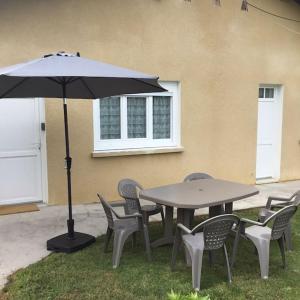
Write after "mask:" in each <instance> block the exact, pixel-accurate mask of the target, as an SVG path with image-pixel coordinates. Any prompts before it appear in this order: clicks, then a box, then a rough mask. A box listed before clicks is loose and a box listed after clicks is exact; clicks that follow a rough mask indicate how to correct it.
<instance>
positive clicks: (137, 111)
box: [93, 82, 180, 151]
mask: <svg viewBox="0 0 300 300" xmlns="http://www.w3.org/2000/svg"><path fill="white" fill-rule="evenodd" d="M160 84H161V85H162V86H163V87H164V88H165V89H167V90H168V91H167V92H163V93H152V94H138V95H121V96H114V97H107V98H102V99H97V100H94V106H93V109H94V150H95V151H111V150H112V151H113V150H125V149H144V148H162V147H176V146H179V144H180V139H179V138H180V136H179V128H180V124H179V121H180V120H179V83H178V82H160Z"/></svg>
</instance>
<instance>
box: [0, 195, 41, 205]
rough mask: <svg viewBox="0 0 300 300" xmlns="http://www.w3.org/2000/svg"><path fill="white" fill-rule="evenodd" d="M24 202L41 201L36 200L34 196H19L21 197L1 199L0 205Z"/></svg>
mask: <svg viewBox="0 0 300 300" xmlns="http://www.w3.org/2000/svg"><path fill="white" fill-rule="evenodd" d="M26 203H41V202H40V201H37V200H36V199H35V198H31V197H21V198H13V199H8V200H1V204H0V207H1V206H3V205H13V204H26Z"/></svg>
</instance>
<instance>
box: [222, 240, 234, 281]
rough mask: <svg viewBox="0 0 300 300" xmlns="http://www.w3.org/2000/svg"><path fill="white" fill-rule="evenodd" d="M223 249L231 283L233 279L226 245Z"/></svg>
mask: <svg viewBox="0 0 300 300" xmlns="http://www.w3.org/2000/svg"><path fill="white" fill-rule="evenodd" d="M223 248H224V254H225V260H226V266H227V275H228V282H229V283H231V282H232V277H231V271H230V265H229V259H228V253H227V248H226V245H225V244H224V246H223Z"/></svg>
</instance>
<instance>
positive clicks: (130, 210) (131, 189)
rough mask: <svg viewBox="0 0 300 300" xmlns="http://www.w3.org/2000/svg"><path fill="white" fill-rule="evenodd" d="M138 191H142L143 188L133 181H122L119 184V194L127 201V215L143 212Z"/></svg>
mask: <svg viewBox="0 0 300 300" xmlns="http://www.w3.org/2000/svg"><path fill="white" fill-rule="evenodd" d="M137 189H140V190H142V189H143V187H142V186H141V185H140V184H139V183H138V182H136V181H135V180H133V179H128V178H126V179H122V180H121V181H120V182H119V184H118V192H119V195H120V196H121V197H123V198H124V199H125V201H126V205H125V213H126V214H134V213H140V212H141V205H140V201H139V196H138V193H137Z"/></svg>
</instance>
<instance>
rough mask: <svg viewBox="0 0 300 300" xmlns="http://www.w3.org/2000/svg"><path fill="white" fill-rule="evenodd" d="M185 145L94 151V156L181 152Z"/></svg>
mask: <svg viewBox="0 0 300 300" xmlns="http://www.w3.org/2000/svg"><path fill="white" fill-rule="evenodd" d="M183 151H184V148H183V147H168V148H167V147H166V148H145V149H126V150H110V151H94V152H92V154H91V155H92V157H93V158H96V157H110V156H128V155H145V154H162V153H179V152H183Z"/></svg>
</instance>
